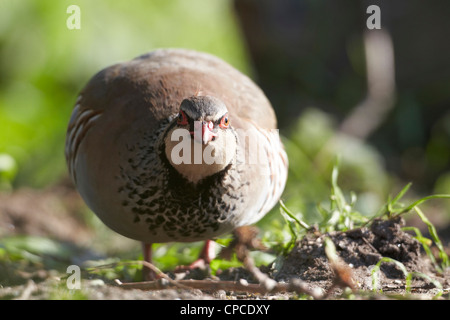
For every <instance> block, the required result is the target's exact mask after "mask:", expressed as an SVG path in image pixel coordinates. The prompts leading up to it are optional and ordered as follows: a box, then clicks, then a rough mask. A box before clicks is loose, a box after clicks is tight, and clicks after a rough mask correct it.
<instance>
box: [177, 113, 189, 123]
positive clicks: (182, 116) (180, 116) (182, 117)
mask: <svg viewBox="0 0 450 320" xmlns="http://www.w3.org/2000/svg"><path fill="white" fill-rule="evenodd" d="M177 123H178V124H179V125H182V126H185V125H187V124H188V118H187V116H186V114H185V113H184V112H183V111H180V113H179V114H178V121H177Z"/></svg>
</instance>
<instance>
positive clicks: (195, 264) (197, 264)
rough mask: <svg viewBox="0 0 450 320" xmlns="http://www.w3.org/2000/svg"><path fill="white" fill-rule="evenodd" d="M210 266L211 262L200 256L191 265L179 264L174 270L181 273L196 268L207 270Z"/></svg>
mask: <svg viewBox="0 0 450 320" xmlns="http://www.w3.org/2000/svg"><path fill="white" fill-rule="evenodd" d="M208 266H209V262H207V261H206V260H205V259H203V258H199V259H198V260H196V261H194V262H193V263H191V264H190V265H187V266H177V267H176V268H175V270H174V272H175V273H181V272H186V271H192V270H195V269H201V270H205V269H206V268H207V267H208Z"/></svg>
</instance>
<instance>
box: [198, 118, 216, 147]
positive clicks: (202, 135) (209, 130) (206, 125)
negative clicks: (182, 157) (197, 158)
mask: <svg viewBox="0 0 450 320" xmlns="http://www.w3.org/2000/svg"><path fill="white" fill-rule="evenodd" d="M213 128H214V123H213V122H212V121H195V122H194V132H193V133H194V141H196V142H198V143H203V144H207V143H208V142H210V141H211V140H212V139H213V138H214V137H217V133H215V132H214V131H213Z"/></svg>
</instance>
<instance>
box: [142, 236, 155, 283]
mask: <svg viewBox="0 0 450 320" xmlns="http://www.w3.org/2000/svg"><path fill="white" fill-rule="evenodd" d="M142 252H143V254H144V261H146V262H149V263H152V244H151V243H145V242H142ZM142 277H143V278H144V281H154V280H156V279H158V278H159V277H158V275H157V274H156V272H155V271H154V270H152V269H150V268H149V267H147V266H146V265H144V266H143V267H142Z"/></svg>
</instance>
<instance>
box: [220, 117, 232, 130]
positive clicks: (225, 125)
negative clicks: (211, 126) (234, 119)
mask: <svg viewBox="0 0 450 320" xmlns="http://www.w3.org/2000/svg"><path fill="white" fill-rule="evenodd" d="M229 125H230V120H229V119H228V114H226V115H224V116H223V117H222V119H220V127H221V128H223V129H226V128H228V126H229Z"/></svg>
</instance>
